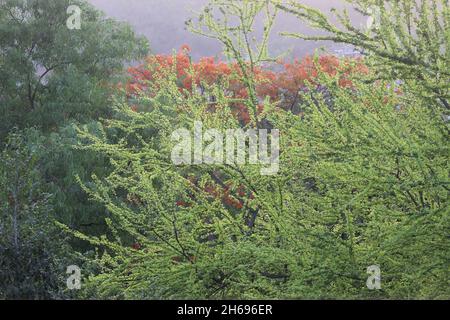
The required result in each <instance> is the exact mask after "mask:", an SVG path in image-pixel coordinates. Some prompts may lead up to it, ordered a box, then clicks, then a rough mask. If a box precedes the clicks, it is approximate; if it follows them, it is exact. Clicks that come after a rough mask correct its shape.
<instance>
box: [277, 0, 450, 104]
mask: <svg viewBox="0 0 450 320" xmlns="http://www.w3.org/2000/svg"><path fill="white" fill-rule="evenodd" d="M348 2H349V3H350V4H351V5H352V6H353V8H354V9H355V10H357V11H358V12H360V13H362V14H364V15H365V16H368V17H372V19H374V20H375V22H374V23H373V24H372V26H370V28H369V29H368V30H364V29H361V28H357V27H355V26H353V25H352V23H351V21H350V18H349V16H348V13H347V12H343V13H337V12H336V11H335V12H336V16H337V18H338V20H339V22H340V23H341V25H342V27H343V28H340V27H338V26H335V25H333V24H332V23H331V22H330V19H329V18H327V16H326V15H325V14H324V13H322V12H320V11H318V10H316V9H313V8H310V7H308V6H305V5H302V4H300V3H298V2H297V1H288V3H287V4H281V3H279V2H277V1H276V2H275V5H276V7H277V8H279V9H281V10H283V11H285V12H288V13H291V14H293V15H295V16H297V17H298V18H299V19H301V20H304V21H306V22H307V23H309V24H310V25H311V26H312V27H314V28H316V29H319V30H322V31H325V32H326V35H324V36H305V35H302V34H298V33H284V34H285V35H287V36H291V37H295V38H301V39H305V40H312V41H317V40H330V41H333V42H337V43H345V44H350V45H352V46H355V47H356V48H357V49H359V50H360V51H361V52H362V53H363V54H364V55H365V56H367V57H368V58H369V59H367V60H366V61H367V62H368V63H369V62H371V64H372V65H373V67H374V68H373V69H374V70H375V74H374V78H375V79H394V80H401V81H402V83H403V87H408V88H409V90H410V91H411V92H414V93H415V94H416V95H421V96H422V97H424V98H426V99H429V100H431V101H430V102H431V104H433V105H434V104H435V103H434V101H433V100H438V101H439V105H440V107H441V108H442V109H443V110H445V111H446V112H448V110H449V108H450V102H449V101H450V87H449V85H448V83H449V78H450V73H449V70H450V48H449V43H450V5H449V1H448V0H424V1H414V0H401V1H386V0H381V1H380V0H363V1H360V0H358V1H356V0H355V1H353V0H348Z"/></svg>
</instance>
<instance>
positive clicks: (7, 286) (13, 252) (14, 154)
mask: <svg viewBox="0 0 450 320" xmlns="http://www.w3.org/2000/svg"><path fill="white" fill-rule="evenodd" d="M40 138H41V136H40V134H39V132H37V131H36V130H29V131H27V132H25V133H20V132H12V133H11V134H10V135H9V136H8V138H7V141H6V146H5V147H4V149H3V150H2V151H1V153H0V203H1V206H0V215H1V219H0V221H1V222H0V270H1V271H0V297H1V298H2V299H49V298H62V297H64V296H65V295H64V290H63V285H64V281H62V280H63V277H64V272H65V269H64V264H63V263H64V261H67V260H66V259H67V258H68V257H69V251H68V250H67V249H68V247H66V246H65V244H64V238H66V236H65V235H64V234H62V233H61V232H60V230H58V229H57V228H56V226H55V225H54V224H53V219H54V216H55V212H54V211H53V208H52V205H51V197H52V196H53V195H52V194H50V193H48V192H49V189H50V188H49V187H48V185H47V184H46V183H45V182H44V180H43V179H42V176H41V173H40V170H39V160H40V157H41V155H42V148H41V147H39V145H37V144H36V140H39V139H40ZM33 140H34V141H33ZM55 239H58V245H56V244H55V241H54V240H55Z"/></svg>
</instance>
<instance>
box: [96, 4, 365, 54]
mask: <svg viewBox="0 0 450 320" xmlns="http://www.w3.org/2000/svg"><path fill="white" fill-rule="evenodd" d="M89 1H90V2H91V3H92V4H93V5H95V6H96V7H97V8H99V9H101V10H103V11H104V12H105V13H106V14H107V15H108V16H110V17H114V18H116V19H118V20H122V21H127V22H128V23H129V24H131V25H132V26H133V27H134V29H135V30H136V32H137V33H138V34H142V35H145V36H146V37H147V38H148V39H149V41H150V47H151V50H152V52H154V53H171V52H172V50H173V49H178V48H180V47H181V45H183V44H188V45H190V46H191V47H192V55H193V57H194V59H197V58H199V57H201V56H217V55H219V54H220V52H221V48H222V47H221V45H220V44H219V43H218V42H216V41H214V40H212V39H208V38H205V37H201V36H197V35H193V34H191V33H189V31H187V30H185V21H186V20H188V18H190V17H193V16H194V15H195V13H194V12H195V11H197V12H198V11H200V10H201V8H202V7H203V6H204V5H205V4H206V3H207V2H208V0H89ZM230 1H236V0H230ZM299 2H300V3H303V4H307V5H310V6H313V7H316V8H319V9H321V10H322V11H323V12H330V10H331V9H332V8H337V9H344V8H345V7H346V6H345V1H344V0H299ZM350 16H351V18H352V20H353V22H354V24H355V25H362V24H363V23H365V21H366V18H364V17H361V16H360V15H359V14H357V13H356V12H353V11H350ZM280 31H298V32H301V33H306V34H311V32H313V31H312V30H310V29H309V28H307V27H306V26H305V25H303V24H302V23H301V22H299V21H298V20H297V19H296V18H295V17H292V16H289V15H284V14H282V15H280V16H279V18H278V21H277V24H276V25H275V28H274V37H272V41H271V53H272V54H280V53H282V52H283V51H287V50H291V53H292V55H293V56H296V57H302V56H304V55H305V54H308V53H312V52H314V50H315V49H316V48H318V47H322V46H326V47H327V48H328V50H330V51H332V52H334V53H336V54H346V53H349V52H351V51H352V50H351V48H347V47H344V46H342V45H335V44H332V43H323V42H322V43H317V42H305V41H302V40H296V39H292V38H285V37H280V36H278V35H277V34H278V32H280Z"/></svg>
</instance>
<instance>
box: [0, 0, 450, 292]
mask: <svg viewBox="0 0 450 320" xmlns="http://www.w3.org/2000/svg"><path fill="white" fill-rule="evenodd" d="M350 2H351V3H353V5H354V7H355V8H356V9H357V10H359V11H360V12H361V13H362V14H369V11H371V12H374V11H375V12H379V13H380V14H379V18H380V19H381V20H382V23H381V24H377V25H376V26H375V27H374V28H372V29H370V30H359V29H357V28H355V27H353V26H352V25H351V23H350V21H349V20H348V19H347V18H346V15H345V14H341V15H339V16H338V17H339V19H340V22H341V24H342V26H343V28H342V26H341V27H340V28H338V27H335V26H334V25H332V23H331V22H330V21H329V19H328V17H327V16H326V15H325V14H323V13H321V12H319V11H317V10H315V9H312V8H309V7H306V6H304V5H300V4H298V2H297V1H292V2H281V1H276V0H273V1H252V0H243V1H239V2H237V1H236V2H235V1H225V0H211V1H210V4H209V5H208V6H207V7H206V8H205V10H204V12H202V14H201V15H200V16H199V17H197V19H194V20H191V21H188V22H187V26H188V28H189V29H190V30H191V31H192V32H194V33H197V34H201V35H204V36H208V37H210V38H213V39H216V40H218V41H219V42H220V43H222V44H223V46H224V57H222V58H221V59H219V58H209V57H205V58H202V59H200V60H199V61H193V60H192V59H191V56H190V52H191V49H190V48H189V47H188V46H183V47H182V48H181V49H180V50H179V51H178V52H174V53H173V54H172V55H158V54H155V55H150V56H148V57H147V58H145V60H144V62H143V63H142V64H141V65H138V66H135V67H131V68H129V69H128V72H127V75H126V76H125V75H122V74H121V73H120V71H121V70H123V62H125V61H126V60H130V59H137V58H138V57H139V56H141V55H140V53H142V52H141V51H142V50H144V49H145V48H143V47H142V45H141V44H140V43H139V40H138V39H136V38H134V36H132V33H128V32H130V31H129V30H128V29H127V27H124V26H121V25H116V24H115V22H112V21H109V22H108V23H109V24H112V25H114V26H115V27H116V28H119V30H122V32H119V34H120V36H118V38H115V37H114V39H116V40H117V42H114V45H105V47H104V48H103V47H102V44H101V43H99V42H98V41H95V39H97V38H96V36H97V37H100V36H99V35H98V34H95V33H90V34H89V37H93V43H92V46H93V47H92V48H93V49H92V50H87V51H84V52H83V51H82V50H81V53H80V50H78V51H76V52H78V53H79V54H80V56H79V57H77V59H80V60H79V61H80V64H79V65H77V63H76V61H78V60H76V59H75V60H76V61H75V62H72V63H70V64H68V68H70V70H72V71H73V70H77V71H76V72H72V71H71V72H69V70H66V69H65V68H62V69H60V71H58V72H56V71H55V72H54V73H53V72H49V73H48V75H49V77H50V78H49V79H48V80H47V81H45V82H41V80H43V78H44V77H42V78H41V77H38V78H36V77H35V75H36V70H35V69H29V70H28V69H27V73H24V71H23V70H19V69H17V70H16V69H14V70H13V71H11V73H12V74H13V75H16V76H17V77H22V78H24V79H25V78H27V79H28V81H29V83H30V85H28V87H30V86H32V88H36V89H35V90H36V92H37V93H36V97H38V93H39V97H40V98H39V99H36V100H33V103H32V104H31V101H30V100H29V99H28V98H29V96H28V95H27V92H26V90H25V89H24V90H25V91H23V92H22V91H21V90H22V89H23V88H22V86H21V85H19V84H20V83H21V81H22V80H12V81H9V82H5V83H6V84H7V85H5V86H3V87H2V88H0V103H1V107H2V108H4V109H5V110H6V112H5V113H4V114H5V117H6V118H4V119H5V120H4V119H3V118H2V120H1V126H2V130H1V132H4V133H5V135H4V136H5V137H7V138H5V140H4V141H3V140H2V143H1V146H2V151H1V157H0V217H1V220H0V298H14V297H25V298H35V299H36V298H46V297H53V298H67V297H76V298H100V299H174V298H190V299H205V298H218V299H229V298H239V299H261V298H265V299H267V298H275V299H282V298H292V299H305V298H312V299H320V298H345V299H394V298H401V299H423V298H431V299H448V298H449V297H450V291H449V289H448V288H449V287H448V272H449V266H450V255H449V254H450V238H449V231H450V206H449V200H448V198H449V182H450V181H449V162H448V160H449V154H450V145H449V143H448V137H449V122H448V113H449V110H448V103H449V96H448V93H449V86H448V83H449V80H450V77H449V75H448V70H449V69H450V58H449V57H450V56H449V50H448V49H449V48H448V46H449V39H450V28H449V26H450V11H449V10H450V9H449V6H448V2H447V1H445V0H441V1H427V0H424V1H421V2H420V3H417V2H416V1H412V0H402V1H398V2H395V3H392V2H390V1H371V0H364V1H350ZM6 3H7V4H6V7H2V9H3V8H8V7H7V6H8V5H12V6H14V7H17V3H18V2H17V1H12V0H11V1H7V2H6ZM29 3H34V5H38V4H42V3H43V4H46V5H49V4H50V3H53V2H51V1H36V2H33V1H29ZM80 5H83V6H84V5H86V4H85V3H84V2H83V1H80ZM2 6H5V5H3V4H2ZM19 8H20V7H19ZM30 8H31V9H32V8H34V7H33V6H31V7H30ZM45 8H46V9H48V10H50V9H49V8H48V7H45ZM88 8H89V7H86V9H88ZM28 9H29V8H27V10H28ZM31 9H30V10H31ZM375 9H376V10H375ZM51 10H56V11H55V12H58V10H57V9H55V8H53V7H52V8H51ZM89 10H93V9H92V8H90V9H88V11H89ZM280 10H282V11H285V12H288V13H291V14H293V15H295V16H297V17H298V18H299V19H301V20H304V21H307V22H309V23H311V24H312V26H314V27H316V28H319V29H321V30H324V31H326V32H327V34H328V35H327V36H323V37H312V39H310V40H320V39H324V40H332V41H336V42H342V43H347V44H352V45H353V46H354V47H355V48H356V49H358V50H360V52H361V54H360V55H358V56H357V57H347V58H343V57H336V56H332V55H329V54H323V55H319V54H316V55H312V56H309V57H304V58H302V59H298V60H292V61H289V59H287V58H285V59H284V60H282V59H280V58H278V57H271V56H270V54H269V52H270V48H269V43H270V35H271V28H272V26H273V24H274V22H275V20H276V17H277V13H278V12H279V11H280ZM44 11H45V10H44ZM2 12H6V11H2ZM27 12H28V11H27ZM30 12H34V14H37V13H39V12H41V11H40V10H36V11H33V10H31V11H30ZM89 12H91V11H89ZM92 16H93V17H95V18H92V19H93V20H92V21H91V22H89V23H92V27H93V28H94V27H98V28H101V26H102V25H103V23H105V22H104V20H102V19H101V18H100V16H99V15H98V13H97V12H94V11H92ZM257 19H263V20H264V30H262V31H261V32H257V31H258V30H254V25H255V20H257ZM9 20H10V16H8V15H6V14H2V13H0V26H1V27H2V28H1V29H0V35H1V34H9V35H10V36H9V37H10V38H8V37H0V44H1V47H0V55H1V57H2V58H3V57H5V58H4V60H0V67H1V73H0V78H1V79H2V84H3V79H4V78H6V74H5V72H7V71H8V70H10V69H11V68H13V67H12V66H13V65H14V64H11V63H9V64H8V66H7V68H6V67H5V64H2V61H7V60H5V59H15V57H16V58H17V56H18V55H21V56H22V58H21V59H25V58H26V59H28V60H27V61H28V65H29V67H30V68H31V66H36V65H37V64H39V63H41V64H42V65H44V66H45V65H46V64H44V61H47V60H45V59H44V58H48V59H50V60H51V61H53V59H56V60H57V58H61V57H63V56H64V54H63V53H62V54H61V55H59V53H58V52H55V51H54V50H53V51H52V50H50V49H48V50H49V52H51V53H52V54H53V55H51V54H50V53H48V52H47V53H45V52H44V53H42V54H38V53H36V57H39V60H36V59H37V58H36V59H35V60H36V61H38V62H37V63H35V62H34V60H33V59H32V58H31V57H32V56H33V55H32V54H30V55H27V53H26V51H25V52H22V51H20V50H19V49H23V48H28V47H26V45H27V44H28V45H29V44H31V47H30V48H33V46H32V43H33V41H32V39H34V36H33V35H32V34H30V35H29V36H27V37H24V39H23V40H22V42H20V41H19V43H21V46H20V47H18V46H16V47H14V44H13V43H14V41H13V40H11V39H14V37H13V36H12V34H13V31H11V33H8V30H9V29H8V27H7V26H6V24H7V22H9ZM30 21H34V22H33V23H38V22H39V21H41V20H40V18H39V17H38V16H36V19H35V20H34V19H31V20H27V19H25V20H23V21H21V22H17V24H13V26H14V28H18V29H20V30H24V31H23V32H24V34H28V33H26V32H25V30H28V32H30V30H31V31H32V30H35V29H34V28H30V29H27V26H28V24H29V23H30ZM41 22H42V21H41ZM122 28H124V29H122ZM101 30H103V29H101ZM63 32H67V31H63ZM103 32H105V33H104V34H102V33H100V34H102V35H103V36H104V37H108V36H110V33H109V32H108V31H105V30H104V31H103ZM111 32H112V31H111ZM83 35H84V33H83ZM289 35H290V36H295V37H302V38H308V37H306V36H303V35H298V34H297V35H294V34H289ZM60 36H61V37H62V39H64V38H65V37H66V36H68V35H65V34H63V35H58V33H56V34H55V37H54V41H57V40H58V39H61V38H60ZM79 36H81V33H80V35H79ZM7 39H10V40H11V41H12V42H11V41H9V40H8V41H9V42H8V41H6V40H7ZM30 39H31V40H30ZM111 39H112V38H111ZM88 40H89V39H87V40H86V39H85V40H83V43H85V41H88ZM91 40H92V39H91ZM122 40H123V41H124V42H123V43H121V41H122ZM125 40H126V41H125ZM30 41H31V42H30ZM94 44H95V45H94ZM75 45H78V44H76V43H75ZM42 46H43V45H40V46H38V47H37V48H39V50H42V49H41V47H42ZM116 46H117V47H118V48H116ZM122 46H123V48H122ZM61 47H62V48H65V46H63V45H61ZM425 47H426V48H427V50H425ZM130 48H134V49H136V50H134V49H133V50H131V49H130ZM103 49H104V50H103ZM138 49H139V50H138ZM33 50H34V49H31V51H30V52H34V51H33ZM109 50H111V51H109ZM91 54H92V55H94V56H91ZM97 54H98V56H97ZM47 56H51V57H47ZM42 57H44V58H42ZM90 59H92V60H90ZM50 60H49V61H50ZM8 61H12V60H8ZM81 61H85V62H84V63H82V62H81ZM89 61H95V62H96V63H94V65H97V63H100V65H102V63H103V64H104V67H105V69H99V70H96V69H92V68H89V69H83V68H85V67H86V68H87V66H86V65H85V64H89V63H90V62H89ZM98 61H101V62H98ZM108 63H111V65H108ZM93 70H96V71H93ZM102 70H103V71H106V70H110V71H111V73H108V72H106V73H104V72H103V71H102ZM91 71H92V72H93V74H91ZM27 75H28V76H27ZM117 75H121V77H119V76H117ZM80 77H81V78H80ZM22 78H21V79H22ZM18 79H19V78H18ZM82 79H87V80H88V81H87V80H86V81H84V80H82ZM14 81H15V82H14ZM91 85H92V86H93V87H92V88H91V89H89V90H88V91H89V92H92V90H93V91H94V92H98V94H99V95H98V96H97V95H95V94H94V97H97V98H98V99H97V98H92V99H91V98H89V99H88V101H89V103H94V104H95V106H96V108H98V109H96V110H99V112H98V113H95V112H94V113H88V114H86V113H85V112H84V111H80V113H77V112H75V111H74V110H73V109H72V108H71V107H70V106H69V105H65V104H64V103H65V102H68V101H69V102H70V103H73V101H74V100H73V99H75V101H76V103H79V105H80V106H81V105H83V101H84V100H83V99H84V98H85V97H86V96H85V95H83V94H82V92H79V91H78V90H82V89H80V88H83V86H91ZM8 86H9V87H8ZM17 86H19V87H17ZM94 89H95V90H94ZM53 90H56V91H58V92H60V95H53V94H52V92H54V91H53ZM97 90H98V91H97ZM66 94H67V95H66ZM14 95H16V96H17V97H16V98H14V97H13V96H14ZM100 97H101V98H100ZM76 98H80V99H81V100H76ZM27 99H28V100H27ZM52 101H53V102H54V101H61V103H62V104H61V110H60V111H62V112H63V114H65V115H66V117H65V118H64V119H65V120H64V121H59V120H58V121H57V122H52V123H54V126H55V127H54V128H53V127H52V129H50V128H49V125H48V123H47V122H45V121H44V122H41V123H40V124H39V123H38V122H39V121H38V119H39V118H37V117H35V116H33V117H32V118H33V121H31V120H26V119H25V118H21V121H20V122H17V123H14V122H12V120H11V119H14V117H15V116H14V114H16V113H17V114H18V115H20V114H21V113H20V112H22V111H20V110H19V109H17V108H16V106H18V105H19V106H20V107H21V108H28V109H29V110H34V109H33V108H35V109H36V112H38V111H39V110H41V111H43V110H48V109H45V108H51V107H52V106H54V105H53V104H52ZM41 107H42V109H41ZM28 109H27V110H28ZM58 110H59V109H58ZM100 110H104V111H100ZM91 111H92V110H91ZM91 111H90V112H91ZM39 112H40V111H39ZM55 112H56V111H55ZM73 112H75V113H73ZM35 114H37V113H35ZM52 114H53V113H49V112H46V113H45V114H44V115H43V117H44V118H45V115H48V117H51V116H52ZM78 114H79V115H80V117H79V116H78ZM81 115H83V117H81ZM84 116H85V117H86V118H84ZM199 121H201V122H202V124H203V126H204V127H205V128H214V129H217V130H220V131H221V132H225V131H226V130H230V129H242V130H247V129H268V130H269V131H270V130H274V129H277V130H279V132H280V134H281V139H280V163H279V171H278V172H277V174H276V175H269V176H267V175H261V168H262V167H264V164H247V165H243V164H239V163H234V164H230V163H215V164H197V165H175V164H174V162H173V161H172V157H171V156H172V150H173V147H174V145H175V144H176V142H175V141H174V140H173V139H172V134H173V132H174V131H175V130H177V129H180V128H186V129H187V130H188V131H189V132H194V127H195V123H197V122H199ZM13 126H15V127H17V129H13V130H12V129H11V127H13ZM32 126H37V129H29V127H32ZM27 128H28V129H27ZM271 143H273V141H271ZM51 239H58V240H59V241H61V245H58V246H57V248H55V245H54V243H52V241H51ZM24 261H25V263H24ZM72 264H77V265H79V266H80V267H81V270H82V275H83V278H82V287H81V290H79V291H69V290H67V288H66V287H65V276H66V274H65V271H66V270H65V268H66V267H67V266H68V265H72ZM374 265H376V266H379V268H380V270H381V289H379V290H371V288H369V287H367V283H366V281H367V279H368V276H369V274H367V268H368V267H370V266H374Z"/></svg>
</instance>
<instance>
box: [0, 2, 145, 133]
mask: <svg viewBox="0 0 450 320" xmlns="http://www.w3.org/2000/svg"><path fill="white" fill-rule="evenodd" d="M70 5H78V6H79V7H80V8H81V10H82V16H81V21H82V26H81V29H80V30H70V29H68V28H67V27H66V21H67V19H68V18H69V15H68V14H67V8H68V7H69V6H70ZM0 48H1V49H0V81H1V84H2V85H1V87H0V102H1V104H0V112H1V113H2V122H1V124H0V137H4V136H5V134H6V133H7V132H8V131H9V130H10V129H11V128H13V127H20V128H24V127H29V126H38V127H40V128H41V129H43V130H45V131H55V128H57V127H59V126H60V125H64V124H67V123H68V122H70V121H73V120H78V121H84V122H86V121H89V120H90V119H92V118H94V119H95V118H98V117H99V116H102V115H105V114H108V112H109V111H108V109H107V99H108V98H109V96H110V94H111V90H110V88H109V86H110V82H111V81H112V80H113V79H114V78H115V77H117V76H118V75H119V74H120V72H121V70H122V68H123V63H124V61H133V60H134V59H139V57H142V56H143V55H145V53H146V44H145V42H144V40H143V39H141V38H136V37H135V35H134V33H133V31H132V30H131V27H130V26H128V25H125V24H122V23H118V22H116V21H114V20H111V19H106V18H105V17H104V16H103V15H102V14H101V13H100V12H99V11H97V10H96V9H94V8H93V7H92V6H91V5H90V4H88V3H87V2H86V1H84V0H76V1H69V0H62V1H52V0H28V1H23V0H5V1H2V2H1V3H0Z"/></svg>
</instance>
